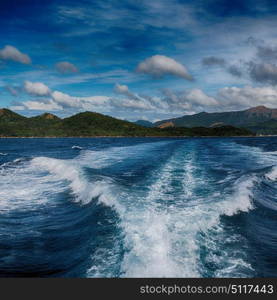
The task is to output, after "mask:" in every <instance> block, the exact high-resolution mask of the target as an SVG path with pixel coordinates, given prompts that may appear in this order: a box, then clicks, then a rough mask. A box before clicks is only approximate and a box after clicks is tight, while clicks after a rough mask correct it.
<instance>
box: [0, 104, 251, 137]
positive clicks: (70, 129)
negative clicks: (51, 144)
mask: <svg viewBox="0 0 277 300" xmlns="http://www.w3.org/2000/svg"><path fill="white" fill-rule="evenodd" d="M253 135H254V134H253V133H252V132H251V131H250V130H248V129H244V128H236V127H234V126H230V125H224V126H216V127H210V128H208V127H202V126H198V127H193V128H187V127H165V128H159V127H152V128H151V127H145V126H141V125H138V124H135V123H132V122H128V121H123V120H119V119H116V118H113V117H110V116H106V115H103V114H99V113H95V112H82V113H78V114H76V115H73V116H71V117H68V118H64V119H61V118H59V117H57V116H55V115H53V114H50V113H44V114H42V115H39V116H36V117H30V118H28V117H25V116H22V115H20V114H17V113H15V112H13V111H11V110H9V109H5V108H4V109H0V137H97V136H98V137H102V136H107V137H117V136H122V137H182V136H186V137H194V136H253Z"/></svg>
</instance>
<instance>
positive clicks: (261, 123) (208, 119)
mask: <svg viewBox="0 0 277 300" xmlns="http://www.w3.org/2000/svg"><path fill="white" fill-rule="evenodd" d="M276 120H277V109H270V108H267V107H265V106H257V107H252V108H250V109H247V110H243V111H231V112H221V113H207V112H201V113H198V114H194V115H186V116H183V117H180V118H174V119H168V120H163V121H159V122H156V123H155V126H156V127H159V128H165V127H190V128H191V127H198V126H204V127H218V126H224V125H232V126H236V127H244V128H248V129H249V130H254V132H256V133H258V134H263V133H264V132H267V134H277V128H276V125H274V124H276V122H275V121H276Z"/></svg>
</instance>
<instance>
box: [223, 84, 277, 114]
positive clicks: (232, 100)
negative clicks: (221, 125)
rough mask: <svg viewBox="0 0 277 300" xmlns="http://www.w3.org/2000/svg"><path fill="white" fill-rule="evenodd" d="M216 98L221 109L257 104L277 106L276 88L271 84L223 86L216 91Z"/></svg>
mask: <svg viewBox="0 0 277 300" xmlns="http://www.w3.org/2000/svg"><path fill="white" fill-rule="evenodd" d="M217 98H218V100H219V102H220V106H221V109H224V108H226V107H234V108H237V109H240V108H242V107H245V108H248V107H253V106H257V105H265V106H268V107H273V108H274V107H276V106H277V88H276V87H272V86H265V87H252V86H245V87H242V88H239V87H225V88H222V89H220V90H219V91H218V93H217Z"/></svg>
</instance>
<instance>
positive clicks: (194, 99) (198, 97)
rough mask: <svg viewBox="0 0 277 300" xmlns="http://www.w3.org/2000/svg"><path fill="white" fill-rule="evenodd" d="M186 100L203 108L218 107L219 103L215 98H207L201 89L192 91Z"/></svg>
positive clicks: (186, 96)
mask: <svg viewBox="0 0 277 300" xmlns="http://www.w3.org/2000/svg"><path fill="white" fill-rule="evenodd" d="M185 98H186V100H188V101H189V102H190V103H193V104H199V105H202V106H204V107H205V106H216V105H218V101H217V100H216V99H214V98H213V97H209V96H207V95H206V94H205V93H204V92H203V91H202V90H200V89H193V90H190V91H189V92H188V93H187V94H186V95H185Z"/></svg>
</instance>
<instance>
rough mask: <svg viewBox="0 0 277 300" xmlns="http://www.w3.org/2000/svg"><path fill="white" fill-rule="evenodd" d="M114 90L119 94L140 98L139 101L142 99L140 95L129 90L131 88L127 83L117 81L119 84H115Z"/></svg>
mask: <svg viewBox="0 0 277 300" xmlns="http://www.w3.org/2000/svg"><path fill="white" fill-rule="evenodd" d="M114 91H115V92H116V93H117V94H121V95H125V96H127V97H128V98H129V99H133V100H138V101H140V100H141V98H140V97H139V96H138V95H136V94H134V93H132V92H131V91H130V90H129V88H128V86H127V85H124V84H123V85H121V84H118V83H117V84H116V85H115V86H114Z"/></svg>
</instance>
